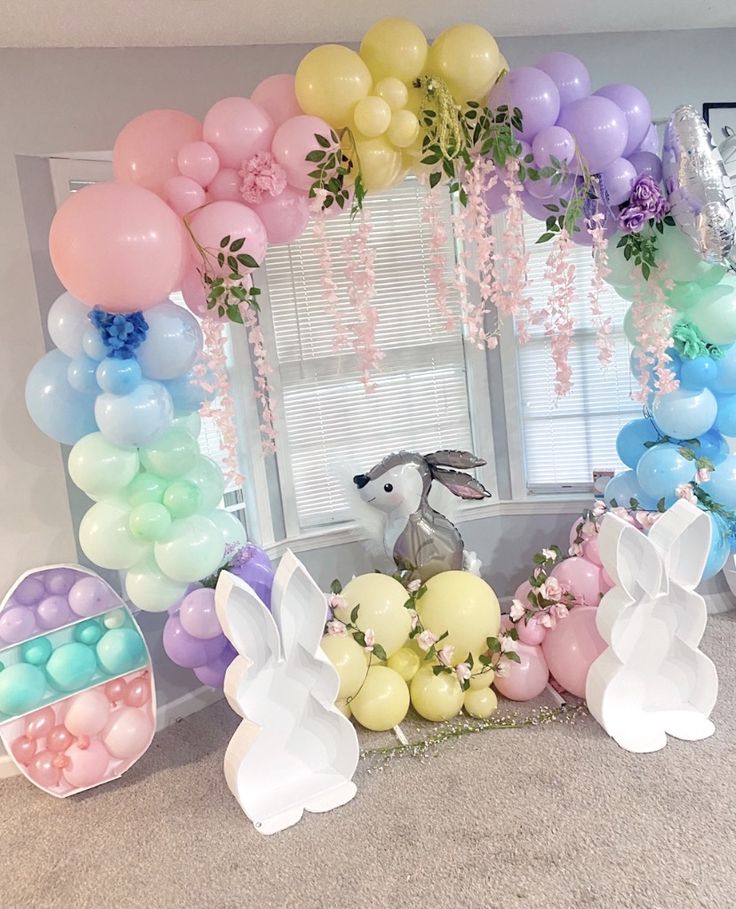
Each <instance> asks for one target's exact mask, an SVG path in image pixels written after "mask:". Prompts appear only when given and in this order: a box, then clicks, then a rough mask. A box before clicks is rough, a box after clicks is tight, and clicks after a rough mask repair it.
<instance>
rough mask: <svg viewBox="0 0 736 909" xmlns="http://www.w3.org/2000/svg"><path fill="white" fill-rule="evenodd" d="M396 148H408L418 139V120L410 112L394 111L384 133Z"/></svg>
mask: <svg viewBox="0 0 736 909" xmlns="http://www.w3.org/2000/svg"><path fill="white" fill-rule="evenodd" d="M386 135H387V137H388V141H389V142H390V143H391V144H392V145H395V146H396V147H397V148H409V146H411V145H413V143H414V142H416V141H417V139H418V138H419V120H417V116H416V114H413V113H412V112H411V111H410V110H397V111H394V113H393V115H392V117H391V122H390V123H389V126H388V131H387V133H386Z"/></svg>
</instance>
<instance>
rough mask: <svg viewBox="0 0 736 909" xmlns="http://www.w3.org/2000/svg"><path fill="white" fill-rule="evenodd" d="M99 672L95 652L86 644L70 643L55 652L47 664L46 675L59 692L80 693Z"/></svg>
mask: <svg viewBox="0 0 736 909" xmlns="http://www.w3.org/2000/svg"><path fill="white" fill-rule="evenodd" d="M96 671H97V660H96V659H95V652H94V650H93V649H92V648H91V647H87V645H86V644H80V643H79V641H70V642H69V643H68V644H61V645H60V646H59V647H57V648H56V650H54V652H53V653H52V654H51V656H50V657H49V661H48V663H46V675H47V676H48V680H49V682H50V683H51V684H52V685H53V687H54V688H56V690H57V691H79V689H80V688H85V687H86V686H87V685H89V683H90V682H91V681H92V678H93V677H94V674H95V672H96Z"/></svg>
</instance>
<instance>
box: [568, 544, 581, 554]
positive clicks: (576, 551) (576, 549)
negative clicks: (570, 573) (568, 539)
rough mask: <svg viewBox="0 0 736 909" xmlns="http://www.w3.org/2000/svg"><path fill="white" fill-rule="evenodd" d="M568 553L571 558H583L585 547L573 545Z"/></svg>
mask: <svg viewBox="0 0 736 909" xmlns="http://www.w3.org/2000/svg"><path fill="white" fill-rule="evenodd" d="M567 551H568V552H569V553H570V555H571V556H581V555H582V554H583V547H582V545H581V544H580V543H571V544H570V548H569V549H568V550H567Z"/></svg>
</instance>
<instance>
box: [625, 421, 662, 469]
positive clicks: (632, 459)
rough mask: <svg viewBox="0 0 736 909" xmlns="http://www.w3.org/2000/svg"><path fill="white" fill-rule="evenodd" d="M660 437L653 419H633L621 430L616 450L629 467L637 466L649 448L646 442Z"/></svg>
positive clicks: (654, 440)
mask: <svg viewBox="0 0 736 909" xmlns="http://www.w3.org/2000/svg"><path fill="white" fill-rule="evenodd" d="M658 438H659V433H658V432H657V427H656V426H655V425H654V423H652V421H651V420H644V419H642V420H632V421H631V422H630V423H627V424H626V425H625V426H622V427H621V429H620V430H619V434H618V436H617V438H616V452H617V453H618V456H619V458H620V459H621V460H622V461H623V462H624V464H625V465H626V466H627V467H636V465H637V464H638V463H639V458H640V457H641V456H642V455H643V454H644V452H645V451H646V450H647V449H646V447H645V446H644V443H645V442H656V441H657V439H658Z"/></svg>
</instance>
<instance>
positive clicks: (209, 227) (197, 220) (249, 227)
mask: <svg viewBox="0 0 736 909" xmlns="http://www.w3.org/2000/svg"><path fill="white" fill-rule="evenodd" d="M190 226H191V229H192V233H193V234H194V236H195V237H196V238H197V241H198V242H199V243H200V244H201V245H202V246H203V247H205V249H208V250H212V251H213V252H214V253H215V254H216V253H218V252H219V251H220V241H221V240H222V239H223V238H224V237H228V236H229V237H230V240H231V241H232V240H236V239H240V238H241V237H242V238H244V239H245V244H244V245H243V247H242V249H241V250H240V253H248V254H249V255H251V256H253V258H254V259H255V260H256V262H258V264H259V265H260V264H261V262H263V259H264V257H265V255H266V248H267V246H268V237H267V235H266V228H265V227H264V226H263V222H262V221H261V219H260V218H259V217H258V215H257V214H256V213H255V212H254V211H253V209H251V208H248V206H247V205H243V204H242V203H241V202H212V203H211V204H210V205H207V206H205V207H204V208H202V209H200V210H199V211H198V212H196V214H194V215H192V218H191V221H190ZM241 270H242V269H241ZM212 271H213V273H216V274H221V275H227V274H229V273H230V269H229V268H228V266H227V263H226V264H225V265H223V266H222V268H219V269H218V268H217V264H216V263H214V266H213V268H212Z"/></svg>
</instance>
